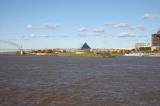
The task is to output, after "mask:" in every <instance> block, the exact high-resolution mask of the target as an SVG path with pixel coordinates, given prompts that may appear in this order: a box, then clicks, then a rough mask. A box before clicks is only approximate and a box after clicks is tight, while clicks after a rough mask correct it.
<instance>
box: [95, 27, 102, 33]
mask: <svg viewBox="0 0 160 106" xmlns="http://www.w3.org/2000/svg"><path fill="white" fill-rule="evenodd" d="M93 32H95V33H104V32H105V30H104V29H99V28H95V29H94V30H93Z"/></svg>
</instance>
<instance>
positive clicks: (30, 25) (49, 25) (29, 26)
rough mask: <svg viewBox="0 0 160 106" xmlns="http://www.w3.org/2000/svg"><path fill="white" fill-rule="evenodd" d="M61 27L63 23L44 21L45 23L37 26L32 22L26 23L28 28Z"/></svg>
mask: <svg viewBox="0 0 160 106" xmlns="http://www.w3.org/2000/svg"><path fill="white" fill-rule="evenodd" d="M60 27H62V25H60V24H53V23H44V24H41V25H37V26H34V25H32V24H28V25H26V28H28V29H57V28H60Z"/></svg>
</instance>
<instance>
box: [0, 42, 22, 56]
mask: <svg viewBox="0 0 160 106" xmlns="http://www.w3.org/2000/svg"><path fill="white" fill-rule="evenodd" d="M0 45H3V47H1V46H0V54H14V53H17V52H19V54H20V55H23V54H24V50H23V48H22V46H21V45H19V44H17V43H15V42H12V41H8V40H0ZM5 45H10V46H11V47H13V48H6V47H5Z"/></svg>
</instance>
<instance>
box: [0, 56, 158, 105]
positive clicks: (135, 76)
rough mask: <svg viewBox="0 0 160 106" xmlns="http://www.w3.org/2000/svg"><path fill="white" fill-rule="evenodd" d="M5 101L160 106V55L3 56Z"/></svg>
mask: <svg viewBox="0 0 160 106" xmlns="http://www.w3.org/2000/svg"><path fill="white" fill-rule="evenodd" d="M0 106H160V58H158V57H116V58H93V57H53V56H2V55H1V56H0Z"/></svg>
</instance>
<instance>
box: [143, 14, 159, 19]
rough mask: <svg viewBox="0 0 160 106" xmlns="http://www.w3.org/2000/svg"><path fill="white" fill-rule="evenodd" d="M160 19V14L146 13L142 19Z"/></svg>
mask: <svg viewBox="0 0 160 106" xmlns="http://www.w3.org/2000/svg"><path fill="white" fill-rule="evenodd" d="M158 18H160V13H152V14H151V13H146V14H144V16H143V19H158Z"/></svg>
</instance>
